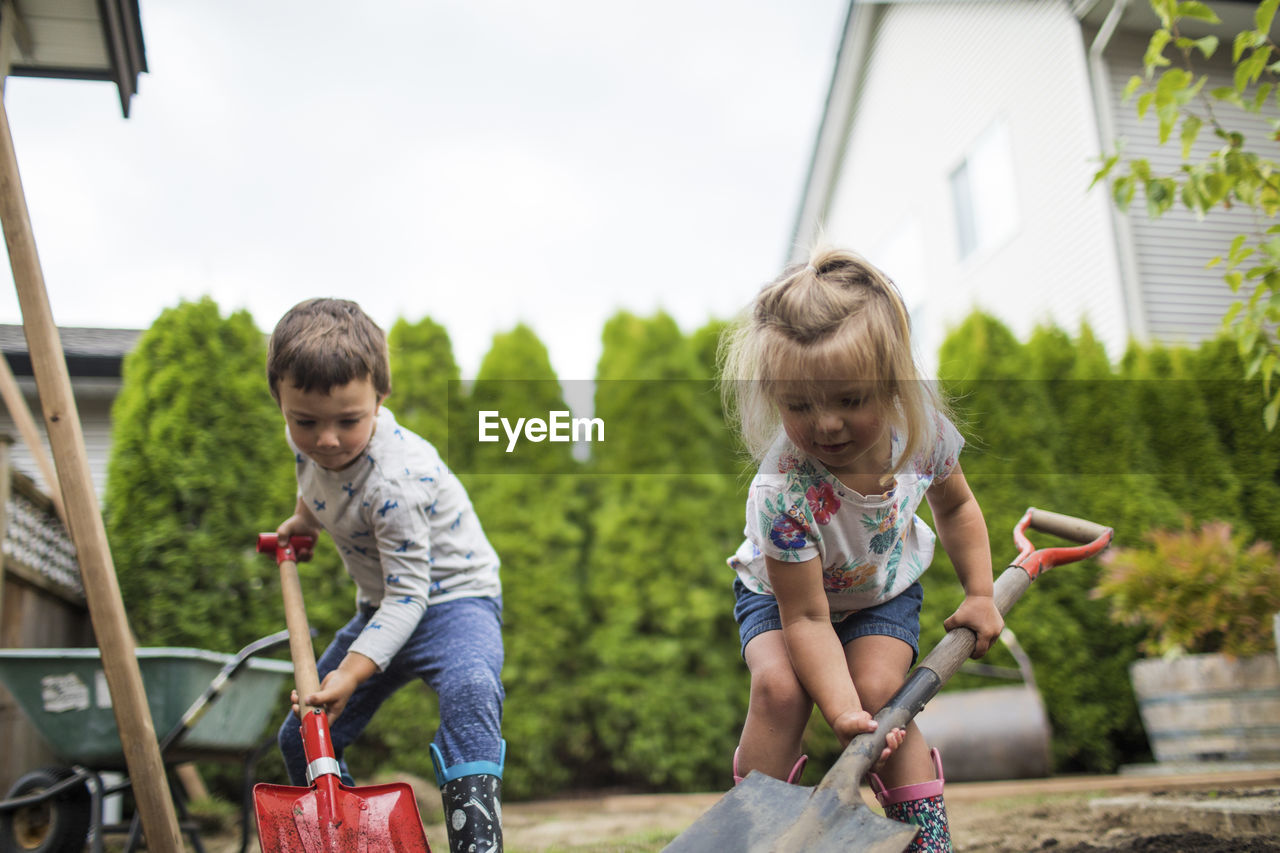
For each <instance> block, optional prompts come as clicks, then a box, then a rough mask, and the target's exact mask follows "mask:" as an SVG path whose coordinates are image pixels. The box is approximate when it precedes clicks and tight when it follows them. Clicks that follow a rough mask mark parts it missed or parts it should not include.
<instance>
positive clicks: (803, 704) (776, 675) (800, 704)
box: [751, 666, 809, 716]
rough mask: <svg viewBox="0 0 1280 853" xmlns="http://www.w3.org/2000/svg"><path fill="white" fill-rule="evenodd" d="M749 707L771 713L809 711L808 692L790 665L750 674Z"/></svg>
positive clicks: (804, 712) (798, 713)
mask: <svg viewBox="0 0 1280 853" xmlns="http://www.w3.org/2000/svg"><path fill="white" fill-rule="evenodd" d="M751 707H752V708H753V709H755V710H758V711H762V712H764V713H767V714H770V715H771V716H772V715H779V714H796V715H801V714H803V715H807V714H808V713H809V694H808V693H806V692H805V689H804V687H803V686H802V685H801V684H800V679H798V678H797V677H796V674H795V671H794V670H793V669H791V667H790V666H776V667H770V668H768V669H764V670H761V671H759V672H753V673H752V674H751Z"/></svg>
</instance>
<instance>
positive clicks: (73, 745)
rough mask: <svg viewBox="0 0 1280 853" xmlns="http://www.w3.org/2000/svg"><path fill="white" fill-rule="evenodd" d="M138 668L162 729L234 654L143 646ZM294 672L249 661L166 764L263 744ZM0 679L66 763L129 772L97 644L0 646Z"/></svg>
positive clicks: (157, 726) (169, 754)
mask: <svg viewBox="0 0 1280 853" xmlns="http://www.w3.org/2000/svg"><path fill="white" fill-rule="evenodd" d="M137 654H138V666H139V668H140V669H141V671H142V681H143V685H144V688H145V690H146V694H147V704H148V706H149V707H150V709H151V719H152V723H153V725H154V728H155V730H156V732H157V733H158V734H161V735H162V734H163V733H164V732H167V731H169V730H170V729H172V728H173V727H174V726H176V725H177V724H178V723H179V722H180V721H181V719H182V715H183V714H184V713H185V712H186V710H187V709H188V708H189V707H190V706H191V704H192V703H193V702H195V700H196V699H197V698H199V696H200V695H201V693H203V692H204V690H205V689H206V688H207V687H208V686H209V685H210V683H211V682H212V681H213V679H214V678H215V677H216V676H217V675H218V673H219V671H220V670H221V669H222V667H223V666H225V665H226V664H227V663H228V662H229V661H230V660H232V658H233V656H232V655H227V654H221V653H219V652H211V651H205V650H203V649H188V648H140V649H138V650H137ZM292 675H293V665H292V664H290V663H289V662H288V661H279V660H272V659H269V658H251V659H250V660H248V661H247V663H246V665H245V667H244V668H243V669H242V670H241V671H240V672H239V673H237V675H236V676H235V678H233V679H231V681H230V682H229V683H228V684H227V686H226V689H225V692H224V693H223V695H222V696H221V698H220V699H219V700H218V701H217V702H216V703H214V704H212V705H210V706H208V707H207V708H206V710H205V713H204V715H203V716H202V717H201V718H200V720H199V721H198V722H197V723H196V725H195V726H194V727H192V729H191V730H190V731H188V732H187V733H186V735H185V736H183V737H182V739H181V740H180V741H179V742H177V743H175V744H174V745H173V746H172V748H171V749H170V750H169V751H168V752H166V754H165V755H164V759H165V761H166V762H174V761H186V760H192V759H196V758H224V759H225V758H231V757H238V756H243V755H244V754H246V753H248V752H250V751H251V750H253V749H254V748H255V747H257V746H258V744H259V743H261V741H262V737H263V730H264V728H265V727H266V724H267V723H268V721H270V720H271V719H272V717H273V716H275V715H276V714H277V712H278V711H279V709H280V707H281V701H282V699H281V695H282V692H283V691H284V689H285V685H286V683H288V682H289V681H290V679H291V678H292ZM0 682H3V683H4V686H5V687H7V688H8V690H9V692H10V693H12V694H13V697H14V699H15V700H16V701H17V703H18V705H19V706H21V708H22V710H23V712H24V713H25V714H26V716H27V719H28V720H30V722H31V724H32V725H33V726H34V727H35V728H36V730H37V731H38V732H39V733H40V735H41V736H42V737H43V738H44V739H45V740H46V741H47V742H48V744H49V747H50V748H51V749H52V750H53V751H54V753H56V754H57V755H58V757H59V758H60V759H62V760H63V761H65V762H66V763H68V764H82V765H85V766H87V767H92V768H94V769H96V770H126V769H127V767H126V764H125V759H124V749H123V747H122V746H121V744H120V733H119V730H118V729H117V727H116V719H115V713H114V712H113V710H112V706H111V693H110V692H109V690H108V689H107V679H106V675H105V674H104V672H103V669H102V658H101V655H100V653H99V651H98V649H96V648H74V649H0Z"/></svg>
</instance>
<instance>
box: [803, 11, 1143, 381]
mask: <svg viewBox="0 0 1280 853" xmlns="http://www.w3.org/2000/svg"><path fill="white" fill-rule="evenodd" d="M878 12H879V20H878V24H877V28H876V31H875V32H874V33H873V35H872V39H871V48H870V53H869V56H868V59H867V63H866V70H865V72H864V74H865V77H864V80H863V85H862V87H861V93H860V98H861V100H860V101H859V103H858V104H857V107H856V109H855V112H854V119H853V122H852V130H851V131H850V135H849V141H848V148H847V152H846V157H845V159H844V161H843V164H842V168H841V172H840V174H839V177H838V178H837V180H836V189H835V193H834V195H833V201H832V204H831V206H830V210H829V214H828V216H827V219H826V222H825V238H826V240H827V242H830V243H835V244H839V245H848V246H851V247H854V248H856V249H858V250H859V251H861V252H863V253H864V254H866V255H867V256H868V257H869V258H870V259H871V260H872V261H873V262H877V263H879V264H880V265H882V266H884V267H885V268H886V272H888V273H889V274H890V275H891V276H892V277H894V278H895V280H897V282H898V284H899V287H900V288H901V289H902V290H903V293H904V296H905V297H906V299H907V301H908V302H909V303H910V306H911V309H912V312H913V320H914V323H915V327H916V330H917V338H918V347H919V349H920V352H921V356H922V357H923V358H924V360H925V362H926V364H929V365H930V366H932V364H933V358H934V356H935V354H936V352H937V348H938V346H939V344H940V343H941V342H942V339H943V337H944V336H945V334H946V331H947V330H948V328H949V327H952V326H954V325H955V324H956V323H958V322H959V321H960V320H962V319H963V318H964V317H965V316H966V315H967V314H968V313H969V312H970V311H971V310H972V309H974V308H975V307H977V308H981V309H983V310H985V311H988V312H990V313H992V314H994V315H996V316H998V317H999V318H1000V319H1001V320H1002V321H1003V322H1005V323H1006V324H1008V325H1009V326H1010V328H1011V329H1012V330H1013V331H1014V333H1015V334H1017V335H1019V336H1020V337H1024V338H1025V336H1026V335H1027V334H1028V333H1029V332H1030V331H1031V330H1032V329H1033V328H1034V326H1035V325H1036V324H1039V323H1047V322H1052V323H1055V324H1057V325H1059V326H1061V327H1063V328H1066V329H1068V330H1069V331H1075V330H1076V329H1077V328H1078V325H1079V323H1080V322H1081V320H1082V319H1087V321H1088V322H1089V323H1090V324H1091V326H1092V328H1093V330H1094V332H1095V334H1096V335H1097V336H1098V337H1099V338H1100V339H1101V340H1102V341H1104V343H1105V344H1106V345H1107V347H1108V349H1109V350H1111V351H1112V353H1113V354H1116V353H1118V352H1119V351H1120V350H1121V349H1122V348H1123V346H1124V343H1125V340H1126V321H1125V317H1124V313H1123V304H1122V300H1121V291H1120V278H1119V271H1118V261H1117V256H1116V252H1115V246H1114V238H1113V236H1112V233H1111V228H1110V224H1109V220H1108V211H1107V209H1106V206H1107V204H1108V203H1109V200H1108V198H1107V196H1106V194H1105V192H1104V191H1101V190H1100V189H1099V190H1095V191H1093V192H1087V188H1088V186H1089V183H1090V181H1091V180H1092V176H1093V173H1094V171H1095V170H1096V168H1097V165H1098V155H1099V144H1098V135H1097V131H1096V122H1095V118H1094V114H1093V112H1092V107H1091V102H1090V99H1089V95H1088V93H1089V83H1088V74H1087V67H1086V63H1085V46H1084V44H1083V42H1082V38H1081V35H1080V31H1079V25H1078V23H1077V22H1076V20H1075V18H1074V17H1073V16H1072V14H1071V12H1070V10H1069V8H1068V5H1067V4H1066V3H1064V2H1051V1H1046V0H1039V1H1038V2H1032V1H1031V0H1028V2H1012V1H1011V0H1003V2H991V3H987V2H969V3H909V4H887V5H885V6H881V7H879V8H878ZM997 119H1003V120H1004V121H1005V122H1006V124H1007V126H1008V127H1009V133H1010V137H1011V145H1012V150H1013V157H1014V161H1015V162H1014V174H1015V179H1016V182H1017V192H1018V205H1019V224H1018V228H1017V230H1016V232H1015V233H1014V234H1013V236H1012V237H1011V238H1009V239H1008V240H1007V241H1006V242H1005V243H1004V244H1003V245H1000V246H997V247H995V248H993V249H992V250H990V251H987V252H985V253H983V252H980V253H979V254H977V255H974V256H971V257H969V258H967V259H966V260H964V261H963V262H962V261H961V260H959V256H958V250H957V237H956V226H955V216H954V213H953V205H952V199H951V190H950V183H949V176H950V174H951V172H952V171H953V170H954V169H955V167H956V166H957V165H958V164H960V163H961V162H962V161H963V160H964V157H965V155H966V153H967V151H968V149H969V148H970V146H971V145H972V143H973V142H974V140H975V139H976V138H977V137H978V136H979V135H980V134H982V133H983V131H984V130H986V129H987V128H988V127H990V126H991V124H992V123H993V122H994V121H995V120H997ZM912 235H914V236H912ZM912 244H914V250H912V249H911V248H910V247H911V246H912Z"/></svg>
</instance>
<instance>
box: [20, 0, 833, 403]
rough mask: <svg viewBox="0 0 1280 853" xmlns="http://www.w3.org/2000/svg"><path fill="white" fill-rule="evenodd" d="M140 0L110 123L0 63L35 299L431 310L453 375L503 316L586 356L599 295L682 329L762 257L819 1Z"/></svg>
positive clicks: (775, 233) (793, 203)
mask: <svg viewBox="0 0 1280 853" xmlns="http://www.w3.org/2000/svg"><path fill="white" fill-rule="evenodd" d="M141 7H142V23H143V30H144V37H145V40H146V51H147V63H148V66H149V73H146V74H143V75H142V76H141V78H140V82H139V93H138V95H136V96H135V97H134V99H133V103H132V108H131V117H130V118H129V119H127V120H126V119H124V118H123V117H122V115H121V111H120V106H119V100H118V98H117V96H116V92H115V89H114V87H113V86H110V85H108V84H105V83H91V82H68V81H56V80H41V79H28V78H17V77H14V78H10V79H9V81H8V83H7V89H6V94H5V104H6V108H7V110H8V115H9V122H10V125H11V128H12V132H13V136H14V142H15V146H16V148H17V152H18V161H19V167H20V169H21V173H22V179H23V184H24V187H25V190H26V195H27V203H28V206H29V208H30V210H31V217H32V223H33V226H34V229H35V235H36V243H37V247H38V249H39V252H40V258H41V262H42V267H43V270H44V277H45V283H46V286H47V288H48V290H49V294H50V300H51V303H52V306H53V313H54V318H55V320H56V321H57V322H58V323H59V324H61V325H68V326H106V327H117V328H144V327H146V326H148V325H150V324H151V323H152V322H153V321H154V320H155V318H156V317H157V316H158V315H159V313H160V312H161V311H162V310H164V309H165V308H168V307H171V306H174V305H177V304H178V303H179V302H180V301H181V300H183V299H198V298H200V297H201V296H204V295H209V296H212V297H213V298H214V299H215V300H216V301H217V302H218V304H219V306H220V307H221V308H222V310H223V312H224V313H230V311H232V310H234V309H240V308H245V309H248V310H249V312H250V313H251V314H252V315H253V317H254V320H255V321H256V322H257V324H258V326H259V328H261V329H263V330H264V331H269V330H270V329H271V327H272V326H273V325H274V324H275V322H276V320H277V319H278V318H279V316H280V315H281V314H282V313H283V312H284V311H285V310H287V309H288V308H289V307H290V306H291V305H293V304H295V303H296V302H298V301H300V300H302V299H305V298H308V297H311V296H342V297H347V298H352V299H356V300H357V301H359V302H360V303H361V304H362V305H363V306H364V307H365V309H366V310H367V311H368V312H369V313H370V314H371V315H372V316H373V317H374V319H375V320H377V321H378V322H379V323H380V324H382V325H383V326H384V327H389V326H390V324H391V323H392V322H393V321H394V320H395V319H396V318H398V317H405V318H406V319H409V320H411V321H417V320H419V319H421V318H422V317H424V316H429V317H431V318H433V319H434V320H436V321H437V322H439V323H441V324H443V325H444V326H445V327H446V328H447V329H448V330H449V334H450V337H451V339H452V341H453V347H454V353H455V356H456V357H457V359H458V363H459V365H460V366H461V368H462V373H463V377H464V378H470V377H472V376H474V374H475V371H476V369H477V368H478V367H479V364H480V360H481V358H482V357H483V355H484V353H485V352H486V351H487V350H488V347H489V343H490V341H491V339H492V336H493V334H494V333H496V332H502V331H506V330H508V329H510V328H511V327H512V326H513V325H515V324H516V323H518V322H524V323H526V324H528V325H529V326H531V327H532V328H533V329H534V331H535V332H537V334H538V335H539V336H540V337H541V338H542V340H543V341H544V342H545V343H546V344H547V346H548V348H549V350H550V352H551V359H552V363H553V366H554V367H555V369H556V371H557V373H558V374H559V376H560V378H561V379H585V378H590V377H592V376H593V375H594V373H595V365H596V360H597V359H598V357H599V353H600V343H599V341H600V333H601V330H602V328H603V324H604V322H605V320H606V319H607V318H608V317H609V316H611V315H612V314H613V313H614V312H615V311H617V310H618V309H623V308H625V309H628V310H630V311H633V312H636V313H640V314H644V315H648V314H651V313H652V312H654V311H656V310H658V309H664V310H666V311H668V312H669V313H671V314H672V315H673V316H674V317H675V318H676V320H677V321H678V322H679V323H680V325H681V327H682V328H683V329H685V331H686V332H687V331H691V330H692V329H694V328H696V327H697V326H700V325H701V324H703V323H704V322H706V320H708V319H709V318H711V317H713V316H719V317H727V316H730V315H731V314H732V313H733V312H735V311H736V310H737V309H738V308H739V307H740V306H741V305H743V304H744V303H745V302H746V301H747V300H748V299H749V298H750V297H751V295H752V294H753V293H754V292H755V290H756V289H757V288H758V287H759V285H760V284H762V283H763V282H765V281H767V280H768V279H771V278H772V277H773V276H774V275H776V273H777V272H778V270H779V268H780V267H781V265H782V264H783V262H784V261H785V259H786V255H787V252H788V249H789V246H788V241H789V240H790V235H791V232H792V229H793V227H794V224H795V223H794V219H795V216H796V209H797V207H798V204H799V198H800V192H801V187H802V183H803V180H804V176H805V173H806V170H807V168H808V162H809V156H810V151H811V147H812V144H813V140H814V137H815V134H816V132H817V128H818V124H819V122H820V118H821V111H822V105H823V101H824V99H825V95H826V89H827V85H828V82H829V78H830V74H831V68H832V65H833V62H834V57H835V51H836V48H837V46H838V44H839V35H840V28H841V26H842V25H843V20H844V14H845V8H846V2H845V0H799V2H797V0H656V2H654V1H653V0H648V1H647V2H613V1H612V0H605V2H601V0H539V2H536V3H530V2H499V0H432V2H422V0H412V1H410V0H404V1H403V2H396V1H395V0H375V2H371V3H365V4H352V3H347V2H343V3H339V2H331V0H305V2H304V0H271V2H266V3H263V2H260V0H218V2H209V0H142V2H141ZM3 266H4V269H5V272H4V273H3V276H4V279H5V281H4V284H5V285H6V286H5V287H3V288H0V322H4V323H19V322H21V314H20V312H19V309H18V303H17V298H16V296H15V294H14V290H13V287H12V279H11V275H10V273H9V272H8V265H7V264H5V265H3Z"/></svg>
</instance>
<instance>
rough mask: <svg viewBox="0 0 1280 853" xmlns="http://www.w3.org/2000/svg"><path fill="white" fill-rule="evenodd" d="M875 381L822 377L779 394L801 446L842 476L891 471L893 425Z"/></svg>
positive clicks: (786, 425) (790, 431) (787, 425)
mask: <svg viewBox="0 0 1280 853" xmlns="http://www.w3.org/2000/svg"><path fill="white" fill-rule="evenodd" d="M875 390H876V389H875V388H874V383H872V382H868V381H863V380H848V379H836V378H826V377H824V378H821V379H819V381H817V382H812V383H808V382H806V383H804V385H803V386H798V387H797V389H796V390H794V391H788V390H786V389H784V390H783V391H782V393H781V394H780V395H779V398H778V409H779V412H780V414H781V417H782V427H783V429H784V430H786V433H787V438H789V439H791V443H792V444H794V445H795V446H796V448H797V449H799V450H800V451H802V452H803V453H806V454H808V455H809V456H812V457H814V458H815V459H817V460H818V461H819V462H821V463H822V464H823V465H824V466H826V468H827V470H828V471H830V472H831V473H832V474H834V475H835V476H837V477H842V476H856V475H860V474H874V475H877V476H879V475H880V474H883V473H884V472H885V471H886V470H888V465H889V461H890V459H889V455H890V444H889V430H888V428H887V426H886V424H885V421H884V418H883V411H882V409H881V404H880V402H879V395H877V394H876V393H875Z"/></svg>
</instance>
